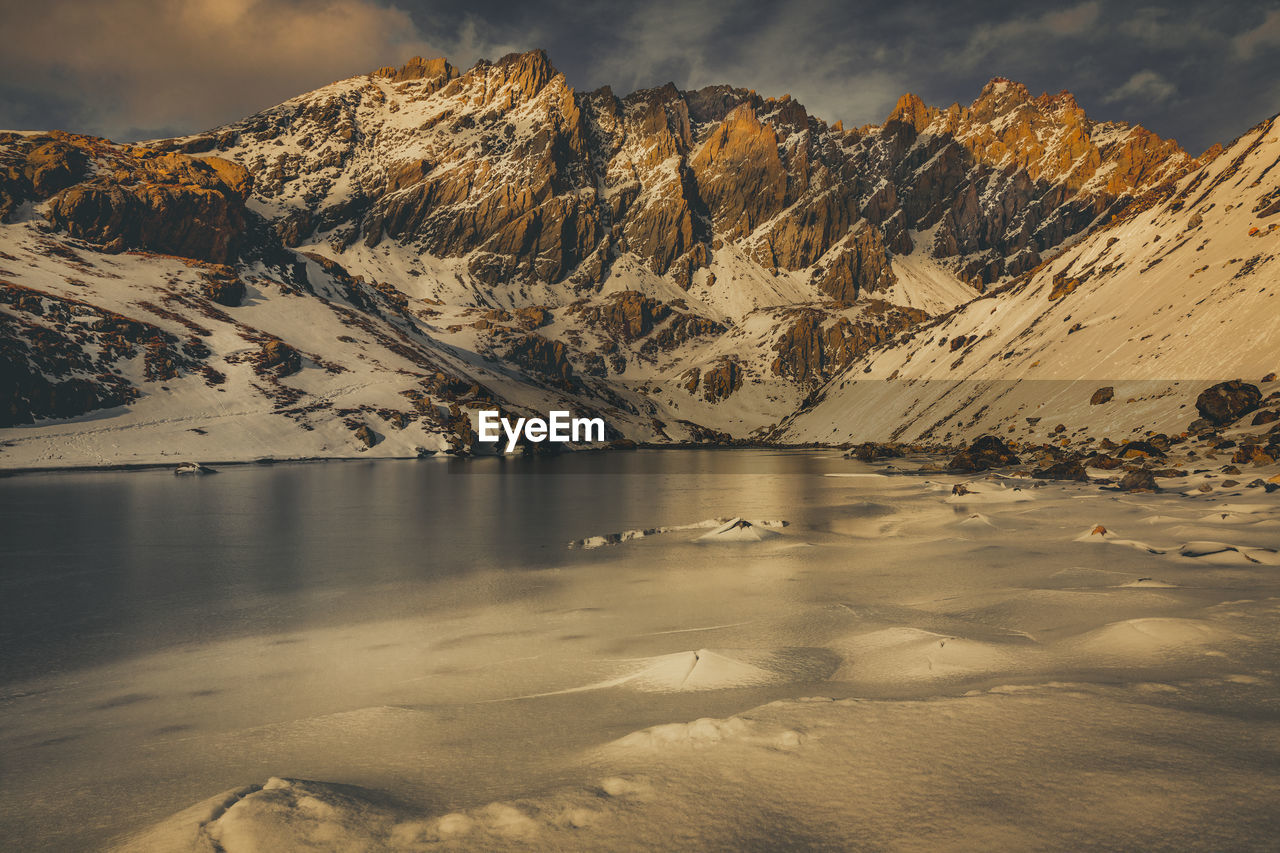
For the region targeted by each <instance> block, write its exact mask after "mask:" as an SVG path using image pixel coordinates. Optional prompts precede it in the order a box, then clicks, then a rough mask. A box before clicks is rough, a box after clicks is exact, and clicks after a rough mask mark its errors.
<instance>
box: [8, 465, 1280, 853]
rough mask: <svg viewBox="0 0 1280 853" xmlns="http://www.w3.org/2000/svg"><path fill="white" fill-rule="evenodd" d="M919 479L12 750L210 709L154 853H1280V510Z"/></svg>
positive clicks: (177, 742)
mask: <svg viewBox="0 0 1280 853" xmlns="http://www.w3.org/2000/svg"><path fill="white" fill-rule="evenodd" d="M895 463H896V464H897V466H898V468H897V470H893V469H888V468H885V467H883V466H877V467H874V468H873V467H872V466H864V465H860V464H859V463H855V462H849V463H848V465H849V468H848V471H849V474H848V475H845V476H840V475H837V476H825V477H824V476H817V477H816V478H811V479H816V480H817V481H818V484H817V485H816V486H814V485H808V486H806V485H805V484H804V483H803V482H798V483H796V484H795V485H794V486H792V487H793V488H795V489H796V490H797V491H796V494H795V496H794V499H793V500H791V501H787V500H785V496H784V495H782V494H781V491H780V490H778V489H776V488H774V489H772V491H770V492H769V495H768V501H764V500H760V499H759V497H758V496H756V497H753V496H751V495H748V494H744V495H743V503H744V507H743V512H744V515H745V516H746V517H747V518H757V517H759V518H762V519H781V518H788V519H789V520H790V522H791V523H790V524H789V525H787V526H785V527H783V526H781V525H780V524H778V523H776V522H775V523H769V524H767V525H766V524H764V523H760V522H755V523H747V524H745V525H744V524H742V523H740V522H741V519H732V522H733V523H728V522H726V523H724V524H722V525H720V526H719V527H713V526H711V524H710V523H708V524H706V525H702V524H698V523H697V522H698V521H699V519H697V518H689V519H688V523H687V524H684V525H670V526H669V527H668V528H667V529H664V530H657V529H655V530H654V532H652V533H651V534H650V535H645V536H624V535H617V536H612V535H610V532H609V531H604V530H601V531H582V534H583V537H584V538H590V537H591V536H593V535H598V536H601V537H604V538H605V539H606V540H608V541H609V543H610V547H600V548H594V549H587V550H583V549H582V548H578V549H575V550H570V549H568V548H567V547H566V549H565V562H564V564H563V565H562V566H561V567H559V568H555V569H549V570H545V571H539V572H534V573H532V577H531V579H529V580H528V581H527V582H528V583H529V585H530V590H531V592H530V593H529V594H527V595H522V596H514V595H513V596H502V595H498V596H492V597H490V598H479V597H474V596H472V597H468V596H467V595H466V594H463V593H460V592H459V593H457V594H456V595H453V596H452V597H451V598H450V603H449V605H448V606H447V607H443V605H442V607H443V609H441V610H439V611H437V612H434V613H432V614H431V615H430V617H429V618H426V617H424V618H421V619H408V620H398V621H395V622H367V623H360V624H357V625H354V626H353V625H345V626H341V627H331V628H320V629H316V630H313V631H308V632H305V633H302V634H299V635H295V636H290V637H287V638H286V637H248V638H237V639H229V640H223V641H219V642H217V643H215V644H212V645H211V646H207V647H201V648H200V649H198V650H191V649H185V650H180V651H172V652H163V653H159V654H155V655H153V656H150V657H148V658H145V659H143V660H141V661H137V660H135V661H132V662H128V663H127V664H126V663H121V664H113V665H110V666H107V667H103V668H101V669H100V670H91V671H89V672H87V673H83V674H81V675H80V676H79V677H78V678H77V679H75V680H74V683H71V682H66V683H63V684H61V685H60V686H59V687H58V689H57V690H52V691H46V692H47V693H51V694H54V695H56V696H57V697H58V698H57V699H50V698H48V697H47V696H46V697H45V698H40V699H37V698H31V699H21V698H19V699H14V700H11V710H19V709H18V708H15V707H14V705H15V703H18V704H20V703H22V702H24V701H26V702H43V703H45V704H44V706H43V707H44V708H45V711H44V713H43V715H42V716H41V717H40V719H39V721H36V720H35V719H34V718H33V717H32V718H28V717H22V718H19V720H18V722H11V723H9V724H8V725H7V729H8V731H7V732H6V737H9V738H13V737H18V736H19V735H24V736H29V737H36V736H37V735H39V734H41V733H42V732H37V731H34V729H36V728H38V727H40V726H46V727H48V731H46V732H43V733H44V734H52V733H55V732H56V731H58V726H60V725H63V724H65V723H66V721H65V720H61V719H60V718H59V717H58V707H64V706H65V707H68V708H70V707H72V706H74V705H77V704H80V705H82V704H84V703H92V702H94V701H98V702H100V703H102V705H101V707H107V708H108V713H109V714H114V715H115V716H113V717H112V718H111V720H110V721H108V722H107V723H105V724H101V725H104V728H105V730H107V731H113V732H128V731H130V727H131V726H142V725H151V726H154V725H155V719H156V718H157V717H156V715H157V714H160V715H163V713H164V711H156V710H154V709H153V710H149V711H145V712H144V711H142V710H141V709H140V705H141V704H142V703H132V704H131V703H128V702H116V704H115V705H112V704H111V700H110V698H109V697H110V696H111V695H113V693H120V692H121V691H123V690H124V689H126V688H125V687H123V686H122V685H125V684H127V689H128V690H129V691H130V695H137V696H146V697H151V698H153V699H155V700H156V701H157V702H169V701H172V702H173V703H174V704H173V705H172V706H171V707H170V709H169V710H170V712H172V713H178V712H182V713H184V714H185V715H186V717H187V718H190V716H191V713H192V712H191V711H190V710H189V709H190V708H191V707H194V704H195V703H198V702H199V701H200V700H198V699H193V698H191V697H193V696H197V695H199V694H200V693H202V692H203V693H204V694H207V695H214V694H217V696H218V697H219V698H217V699H216V701H219V702H221V703H222V710H221V711H220V712H219V713H218V714H217V715H216V718H211V719H209V720H205V719H197V720H195V721H193V722H191V724H190V726H189V730H188V731H185V732H178V733H175V734H174V735H173V736H172V737H171V738H169V739H168V740H163V741H162V742H157V743H155V744H152V745H150V746H148V748H147V749H144V750H141V751H140V752H132V753H130V754H121V755H119V756H117V758H118V760H119V762H120V764H121V765H122V766H128V767H131V768H133V771H136V772H139V773H143V774H154V775H152V776H151V777H150V778H147V779H145V780H143V781H142V782H137V781H136V780H135V781H130V780H128V779H126V778H124V776H126V775H127V773H126V772H125V771H123V770H117V771H115V775H116V776H119V777H120V778H114V779H112V782H111V784H113V785H118V786H119V790H120V791H121V792H122V793H120V794H119V795H118V796H119V798H120V802H119V803H118V804H117V808H120V809H125V808H127V809H130V810H132V812H133V814H134V817H132V818H129V819H126V820H125V821H124V822H125V823H129V822H132V824H133V826H134V827H135V829H134V830H133V832H132V834H128V835H125V836H123V837H117V842H118V846H119V849H121V850H131V851H152V850H154V851H177V850H198V851H225V853H241V851H282V850H425V849H467V850H504V849H522V850H527V849H538V850H543V849H545V850H637V849H665V850H773V849H795V850H801V849H804V850H808V849H833V850H834V849H875V850H921V851H923V850H979V849H981V850H991V849H1000V850H1050V849H1052V850H1066V849H1178V850H1263V849H1275V847H1274V845H1275V839H1276V838H1277V837H1278V833H1280V783H1278V775H1280V716H1278V712H1280V669H1278V664H1277V662H1278V661H1280V554H1277V552H1276V550H1274V549H1276V548H1277V547H1278V546H1280V493H1275V492H1273V493H1270V494H1268V493H1265V492H1264V490H1263V489H1262V488H1252V489H1248V488H1244V487H1240V488H1237V489H1230V488H1228V489H1225V490H1224V489H1221V488H1217V489H1215V490H1214V491H1212V492H1199V491H1197V490H1195V489H1194V488H1190V487H1189V488H1187V489H1186V492H1187V493H1184V492H1183V491H1172V490H1166V491H1164V492H1162V493H1160V494H1145V495H1127V494H1122V493H1119V492H1115V491H1110V490H1108V489H1106V488H1104V487H1100V486H1098V485H1096V484H1076V483H1071V484H1060V483H1051V484H1040V485H1037V484H1036V483H1035V482H1034V481H1030V480H1021V481H1011V480H1001V479H990V478H986V477H984V475H977V476H976V477H975V478H971V479H967V480H962V478H960V477H959V476H953V475H938V474H911V475H900V473H899V472H900V471H902V470H903V469H910V468H913V467H915V466H916V465H918V462H916V461H913V460H909V459H908V460H895ZM1274 473H1275V472H1274V471H1269V472H1264V476H1270V475H1272V474H1274ZM804 479H805V478H793V480H795V481H803V480H804ZM958 482H967V483H968V484H969V485H968V488H969V489H970V494H967V495H954V494H953V493H952V487H953V485H954V484H956V483H958ZM813 495H817V497H816V498H814V497H812V496H813ZM766 502H772V506H765V505H764V504H765V503H766ZM802 504H803V506H802ZM748 513H750V514H748ZM783 513H789V515H782V514H783ZM717 532H723V534H724V535H725V536H724V538H725V539H726V540H727V541H719V540H718V539H717V538H716V534H717ZM619 533H621V532H619ZM477 583H480V582H477ZM480 585H481V586H483V584H482V583H480ZM427 649H429V650H430V651H429V653H424V650H427ZM267 674H270V675H271V676H272V677H274V678H277V679H280V682H279V684H278V685H277V687H276V692H275V693H274V694H273V695H274V696H276V697H277V698H276V700H275V701H274V702H272V703H267V704H265V705H264V704H261V703H259V702H258V700H257V698H256V697H257V696H259V695H260V694H258V693H255V692H254V691H258V690H260V689H261V687H260V682H261V678H262V677H264V676H266V675H267ZM338 684H340V685H342V691H341V692H342V693H343V701H345V702H346V703H347V704H346V705H345V706H344V705H342V704H341V703H338V704H334V700H333V697H332V696H327V695H326V698H325V699H324V700H323V701H319V700H317V698H316V697H317V696H318V695H321V694H327V693H332V692H333V690H332V685H338ZM326 685H328V686H329V687H328V688H326ZM33 694H34V691H33ZM156 697H160V698H156ZM164 697H173V698H172V699H166V698H164ZM325 703H328V704H327V705H326V704H325ZM321 709H324V712H323V713H320V710H321ZM28 710H30V709H28ZM67 713H71V712H70V711H68V712H67ZM144 713H145V714H147V715H148V716H147V718H146V720H145V721H143V720H142V719H141V718H140V717H138V716H136V715H141V714H144ZM130 715H135V716H130ZM196 716H197V717H198V716H199V715H198V714H197V715H196ZM11 719H12V718H11ZM215 719H216V721H215ZM24 729H32V731H19V730H24ZM103 749H104V750H106V751H105V753H104V755H105V756H106V757H107V758H108V759H109V758H111V756H112V752H111V747H110V746H104V747H103ZM250 755H251V756H253V757H252V759H251V760H250V759H248V758H246V757H245V756H250ZM237 756H238V758H237ZM104 760H105V759H104ZM237 761H239V762H240V763H239V764H236V762H237ZM184 762H185V763H186V766H187V767H188V770H189V772H187V773H177V772H175V771H174V770H173V767H174V766H175V763H176V764H181V763H184ZM249 764H252V765H253V766H261V767H263V768H264V772H263V773H262V775H261V776H260V777H259V778H257V779H253V778H245V779H243V783H242V784H244V785H245V787H238V788H233V789H231V790H227V791H225V792H222V793H218V794H217V795H216V796H212V797H210V798H208V799H204V800H203V802H200V800H201V799H202V797H200V796H193V795H192V794H193V793H194V792H195V791H198V790H200V789H201V786H202V785H203V787H204V790H205V791H206V792H207V793H206V794H205V795H204V796H207V794H208V793H212V790H210V785H209V784H208V782H209V780H211V779H221V778H226V775H227V774H226V770H227V768H228V767H230V766H232V765H235V766H239V767H243V766H247V765H249ZM130 772H132V771H130ZM240 772H243V771H240ZM273 773H274V774H278V775H274V776H273V775H272V774H273ZM304 779H326V780H330V781H304ZM357 786H359V787H357ZM214 790H216V789H214ZM125 791H130V792H133V793H123V792H125ZM139 791H141V793H138V792H139ZM175 802H187V803H198V804H197V805H193V806H191V807H189V808H186V809H185V810H183V811H180V812H178V813H176V814H173V815H172V816H171V817H168V818H167V819H163V820H159V818H160V816H161V815H162V814H164V813H165V812H170V811H172V810H173V809H174V808H175V807H176V806H175V805H168V807H166V808H164V809H163V811H160V812H159V813H157V809H158V808H159V807H160V806H161V805H163V804H174V803H175ZM157 820H158V822H155V821H157ZM108 823H110V821H108ZM148 824H151V826H150V828H146V829H143V828H142V827H144V826H147V825H148Z"/></svg>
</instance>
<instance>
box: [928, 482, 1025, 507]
mask: <svg viewBox="0 0 1280 853" xmlns="http://www.w3.org/2000/svg"><path fill="white" fill-rule="evenodd" d="M945 500H946V502H947V503H949V504H1007V503H1022V502H1023V501H1030V500H1035V495H1033V494H1032V493H1031V492H1029V491H1028V490H1026V489H1022V488H1019V487H1017V486H1000V485H996V484H994V483H985V484H983V486H982V487H981V488H979V489H974V488H972V487H971V486H970V485H969V484H967V483H966V484H965V491H964V493H963V494H954V493H953V494H951V495H948V496H947V497H946V498H945Z"/></svg>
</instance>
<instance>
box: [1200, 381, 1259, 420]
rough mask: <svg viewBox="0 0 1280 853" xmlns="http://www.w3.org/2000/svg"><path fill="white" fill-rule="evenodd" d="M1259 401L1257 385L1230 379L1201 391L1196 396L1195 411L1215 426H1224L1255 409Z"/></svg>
mask: <svg viewBox="0 0 1280 853" xmlns="http://www.w3.org/2000/svg"><path fill="white" fill-rule="evenodd" d="M1261 402H1262V392H1261V391H1259V390H1258V386H1256V385H1250V384H1248V383H1247V382H1245V381H1243V380H1240V379H1232V380H1231V381H1229V382H1219V383H1218V384H1217V385H1214V386H1212V387H1210V388H1206V389H1205V390H1204V391H1202V392H1201V393H1200V396H1199V397H1197V398H1196V411H1198V412H1199V413H1200V417H1202V418H1204V419H1205V420H1207V421H1209V422H1210V423H1212V424H1214V425H1215V426H1226V425H1227V424H1231V423H1234V422H1236V421H1237V420H1239V419H1240V418H1242V417H1244V416H1245V415H1247V414H1249V413H1250V412H1252V411H1255V410H1256V409H1257V408H1258V406H1259V404H1261Z"/></svg>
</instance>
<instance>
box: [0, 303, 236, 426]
mask: <svg viewBox="0 0 1280 853" xmlns="http://www.w3.org/2000/svg"><path fill="white" fill-rule="evenodd" d="M0 305H3V306H4V307H5V308H6V309H9V310H10V311H11V312H12V313H4V312H0V320H3V322H0V427H3V426H14V425H16V424H27V423H32V422H33V421H35V420H37V419H40V418H69V417H73V416H75V415H81V414H84V413H85V412H90V411H94V410H95V409H103V408H110V407H113V406H122V405H125V404H126V403H129V402H131V401H132V400H134V399H136V398H137V397H138V395H139V392H138V389H137V388H136V387H135V386H134V385H133V384H132V383H131V382H129V381H128V380H127V379H125V378H124V377H122V376H120V375H118V373H116V370H117V369H118V367H119V366H120V365H122V364H127V363H128V362H130V361H133V360H134V359H139V358H140V359H141V366H142V370H141V372H142V374H143V375H144V376H145V377H146V378H147V379H154V380H161V379H171V378H173V377H175V376H178V375H180V374H183V373H192V372H197V371H199V370H201V369H202V368H203V367H204V365H203V364H202V362H203V359H204V358H205V357H206V356H208V354H209V350H208V349H207V348H206V347H204V345H203V344H201V343H200V342H199V341H198V340H196V339H191V340H187V341H185V342H182V341H179V340H178V339H177V338H176V337H174V336H173V335H172V334H169V333H168V332H165V331H164V330H162V329H160V328H158V327H156V326H154V325H152V324H150V323H145V322H142V321H140V320H135V319H133V318H131V317H125V316H123V315H120V314H115V313H113V312H110V311H106V310H104V309H101V308H96V307H94V306H92V305H89V304H87V303H83V302H78V301H75V300H71V299H66V298H63V297H58V296H54V295H53V294H49V293H45V292H42V291H38V290H32V289H30V288H25V287H21V286H19V285H16V284H9V283H5V282H0ZM72 318H76V319H75V320H73V319H72ZM46 324H52V325H53V326H54V328H58V329H62V330H63V331H62V332H61V333H58V332H55V331H54V330H53V329H52V328H50V327H49V325H46ZM210 384H214V383H213V382H212V381H210Z"/></svg>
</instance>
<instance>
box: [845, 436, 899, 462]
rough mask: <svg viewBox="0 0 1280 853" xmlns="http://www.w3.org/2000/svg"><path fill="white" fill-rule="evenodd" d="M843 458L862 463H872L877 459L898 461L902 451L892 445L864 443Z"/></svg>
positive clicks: (872, 442) (873, 442)
mask: <svg viewBox="0 0 1280 853" xmlns="http://www.w3.org/2000/svg"><path fill="white" fill-rule="evenodd" d="M845 456H846V457H849V458H851V459H857V460H859V461H862V462H874V461H876V460H877V459H898V458H900V457H901V456H902V451H901V450H899V449H898V448H897V446H895V445H892V444H880V443H878V442H875V441H864V442H863V443H862V444H859V445H858V446H857V447H855V448H853V449H852V450H850V451H849V452H848V453H846V454H845Z"/></svg>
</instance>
